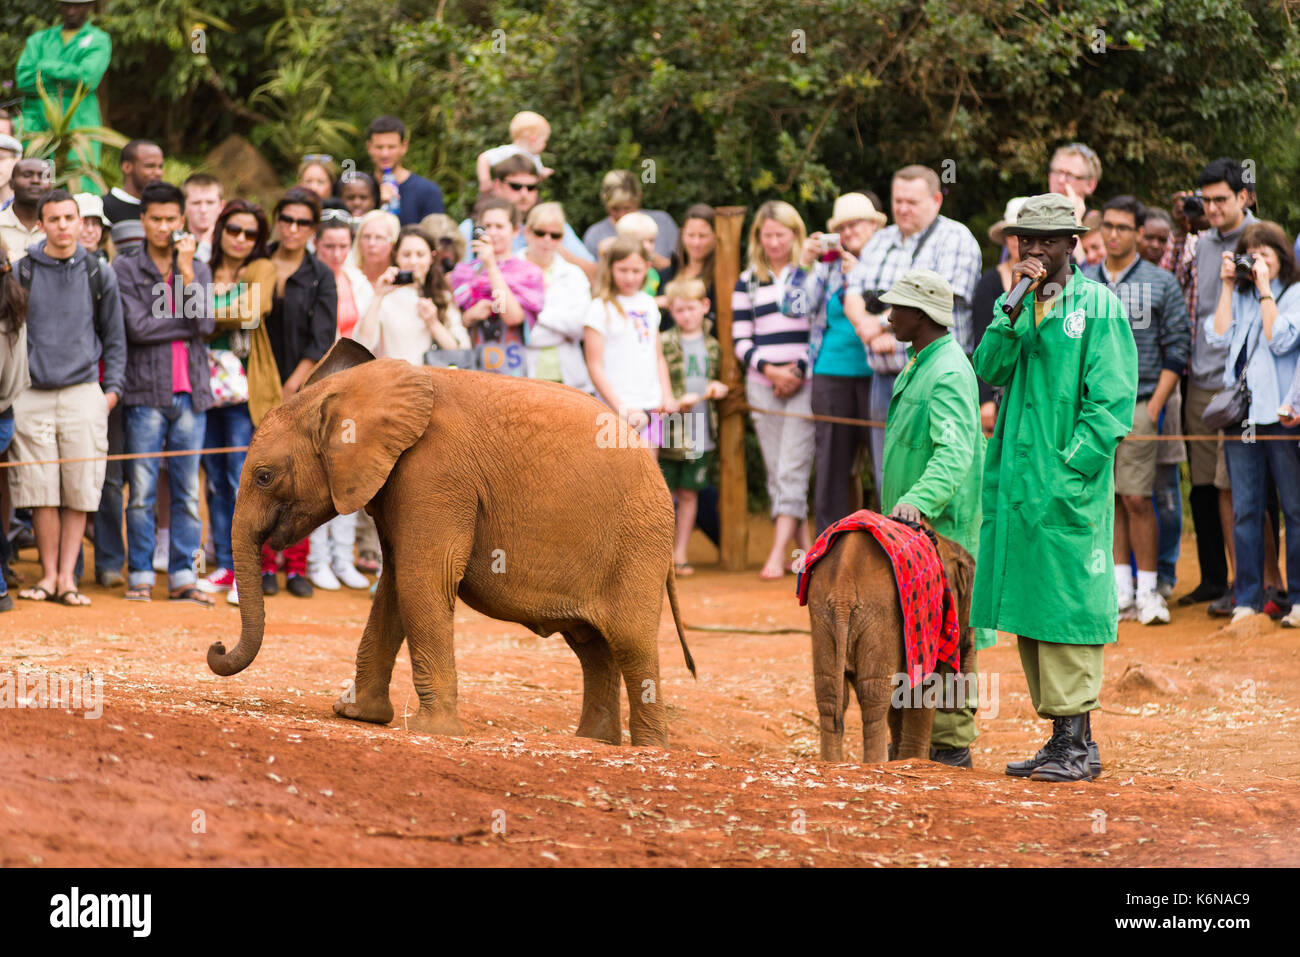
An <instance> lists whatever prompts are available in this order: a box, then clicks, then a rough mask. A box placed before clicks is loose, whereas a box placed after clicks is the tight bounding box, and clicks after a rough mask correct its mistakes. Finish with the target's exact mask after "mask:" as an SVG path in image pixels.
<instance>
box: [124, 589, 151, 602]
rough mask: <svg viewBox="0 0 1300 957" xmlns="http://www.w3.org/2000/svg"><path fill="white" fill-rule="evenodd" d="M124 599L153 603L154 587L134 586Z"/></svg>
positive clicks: (127, 591)
mask: <svg viewBox="0 0 1300 957" xmlns="http://www.w3.org/2000/svg"><path fill="white" fill-rule="evenodd" d="M122 597H123V598H125V599H126V600H127V601H153V586H152V585H132V586H131V587H130V588H128V589H127V590H126V594H125V595H123V596H122Z"/></svg>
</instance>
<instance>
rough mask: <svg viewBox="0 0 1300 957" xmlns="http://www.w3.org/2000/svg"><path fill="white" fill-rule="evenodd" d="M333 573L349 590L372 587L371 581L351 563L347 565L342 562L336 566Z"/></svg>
mask: <svg viewBox="0 0 1300 957" xmlns="http://www.w3.org/2000/svg"><path fill="white" fill-rule="evenodd" d="M333 571H334V575H335V577H336V578H337V579H338V580H339V581H340V582H342V583H343V584H344V585H346V586H347V587H348V588H358V589H360V588H369V587H370V579H369V578H367V577H366V576H365V575H363V574H361V572H359V571H357V569H356V566H354V565H353V564H352V563H351V562H347V563H346V564H345V563H342V562H340V563H339V564H337V565H335V566H334V569H333Z"/></svg>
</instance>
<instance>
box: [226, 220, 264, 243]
mask: <svg viewBox="0 0 1300 957" xmlns="http://www.w3.org/2000/svg"><path fill="white" fill-rule="evenodd" d="M261 232H262V231H261V230H260V229H243V228H241V227H239V226H236V225H235V224H234V223H226V229H225V233H226V235H227V236H229V237H230V238H232V239H238V238H239V237H240V236H243V237H244V238H245V239H252V240H256V239H257V237H258V235H259V234H260V233H261Z"/></svg>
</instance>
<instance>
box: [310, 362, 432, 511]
mask: <svg viewBox="0 0 1300 957" xmlns="http://www.w3.org/2000/svg"><path fill="white" fill-rule="evenodd" d="M342 341H343V340H340V342H342ZM335 348H337V346H336V347H335ZM358 348H359V347H358ZM432 415H433V379H432V377H430V376H429V374H428V373H427V372H425V371H424V370H423V369H422V368H420V367H417V366H413V365H411V364H410V363H409V362H404V361H403V360H401V359H376V360H374V361H372V362H369V363H367V364H366V366H365V367H364V368H361V369H354V370H351V371H348V372H346V373H343V374H340V375H339V376H338V377H337V379H336V380H334V381H331V382H330V385H329V388H328V389H326V390H325V393H324V395H323V396H322V398H321V400H320V415H319V418H320V421H319V423H318V425H317V433H316V443H317V449H318V451H319V452H320V456H321V459H322V461H323V463H324V466H325V479H326V481H327V482H328V483H329V489H330V497H331V498H332V499H333V500H334V508H335V509H336V510H337V511H338V513H339V514H340V515H350V514H351V513H353V512H355V511H357V510H358V509H360V508H362V507H363V506H364V505H365V504H366V503H367V502H369V501H370V500H371V499H372V498H374V497H375V493H377V492H378V491H379V490H380V489H381V488H382V487H383V485H384V483H385V482H387V481H388V475H389V473H390V472H391V471H392V470H393V465H394V464H396V462H397V460H398V458H400V457H401V455H402V453H403V452H405V451H406V450H407V449H409V448H410V447H411V446H412V445H414V444H415V443H416V442H417V441H419V438H420V436H422V435H424V433H425V431H426V430H427V429H428V428H429V418H430V416H432Z"/></svg>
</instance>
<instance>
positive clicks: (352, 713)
mask: <svg viewBox="0 0 1300 957" xmlns="http://www.w3.org/2000/svg"><path fill="white" fill-rule="evenodd" d="M334 713H335V714H336V715H338V716H339V717H340V718H348V719H350V720H352V721H369V722H371V723H372V724H388V723H389V722H390V721H392V720H393V703H392V702H391V701H389V700H388V694H387V692H385V693H384V694H383V695H382V696H381V695H363V694H360V693H357V694H355V695H354V694H353V693H352V692H351V691H348V692H344V694H343V696H342V697H340V698H339V700H338V701H335V702H334Z"/></svg>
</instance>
